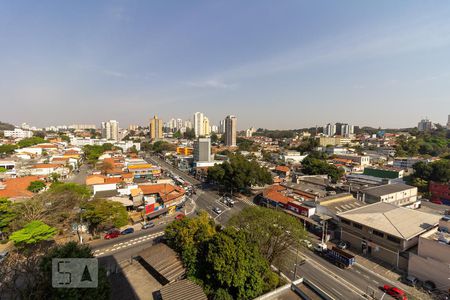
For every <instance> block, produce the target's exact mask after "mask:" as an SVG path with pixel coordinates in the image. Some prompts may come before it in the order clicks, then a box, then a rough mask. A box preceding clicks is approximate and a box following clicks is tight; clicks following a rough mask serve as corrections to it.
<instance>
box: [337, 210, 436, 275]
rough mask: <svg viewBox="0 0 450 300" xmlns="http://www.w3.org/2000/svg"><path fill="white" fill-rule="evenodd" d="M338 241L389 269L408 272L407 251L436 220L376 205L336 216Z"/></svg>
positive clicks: (425, 215) (430, 215) (415, 212)
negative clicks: (339, 239)
mask: <svg viewBox="0 0 450 300" xmlns="http://www.w3.org/2000/svg"><path fill="white" fill-rule="evenodd" d="M338 217H339V219H340V225H341V239H342V240H344V241H348V242H350V245H351V248H353V249H355V250H357V251H360V252H362V253H363V254H365V255H367V256H369V257H374V258H378V259H380V260H382V261H384V262H386V263H389V264H390V265H392V266H395V267H397V268H400V269H403V270H406V269H407V268H408V253H405V251H407V250H408V249H411V248H412V247H414V246H416V245H417V244H418V242H419V236H420V235H421V234H423V233H425V232H427V231H429V230H431V229H433V228H435V227H436V226H437V225H438V223H439V219H440V216H439V215H434V214H429V213H424V212H420V211H417V210H412V209H408V208H404V207H399V206H397V205H394V204H391V203H385V202H378V203H374V204H370V205H366V206H363V207H360V208H356V209H353V210H350V211H347V212H344V213H340V214H338Z"/></svg>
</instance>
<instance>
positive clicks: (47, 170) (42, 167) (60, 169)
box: [21, 163, 70, 178]
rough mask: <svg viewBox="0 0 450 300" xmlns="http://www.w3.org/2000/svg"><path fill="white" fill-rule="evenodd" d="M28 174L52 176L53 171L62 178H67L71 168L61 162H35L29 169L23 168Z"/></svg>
mask: <svg viewBox="0 0 450 300" xmlns="http://www.w3.org/2000/svg"><path fill="white" fill-rule="evenodd" d="M21 171H23V172H24V173H26V174H29V175H36V176H50V175H51V174H53V173H56V174H58V175H60V176H61V177H62V178H65V177H66V176H67V175H68V174H69V173H70V169H69V168H68V167H66V166H62V165H60V164H45V163H43V164H35V165H32V166H30V167H28V168H27V169H22V170H21Z"/></svg>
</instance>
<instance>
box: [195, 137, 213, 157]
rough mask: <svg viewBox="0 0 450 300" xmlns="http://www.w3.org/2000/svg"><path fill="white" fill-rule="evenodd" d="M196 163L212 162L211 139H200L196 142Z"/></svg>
mask: <svg viewBox="0 0 450 300" xmlns="http://www.w3.org/2000/svg"><path fill="white" fill-rule="evenodd" d="M194 161H195V162H211V139H210V138H198V139H197V140H196V141H195V142H194Z"/></svg>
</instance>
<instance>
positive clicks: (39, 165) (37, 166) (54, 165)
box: [31, 164, 61, 169]
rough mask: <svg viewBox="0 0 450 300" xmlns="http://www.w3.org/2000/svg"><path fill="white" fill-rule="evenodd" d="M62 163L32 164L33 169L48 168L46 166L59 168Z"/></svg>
mask: <svg viewBox="0 0 450 300" xmlns="http://www.w3.org/2000/svg"><path fill="white" fill-rule="evenodd" d="M59 167H61V165H60V164H35V165H33V166H31V168H32V169H46V168H59Z"/></svg>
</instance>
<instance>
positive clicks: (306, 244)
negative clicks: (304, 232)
mask: <svg viewBox="0 0 450 300" xmlns="http://www.w3.org/2000/svg"><path fill="white" fill-rule="evenodd" d="M300 243H302V245H303V246H305V247H306V248H308V249H312V247H313V245H312V243H311V242H310V241H308V240H301V241H300Z"/></svg>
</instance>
